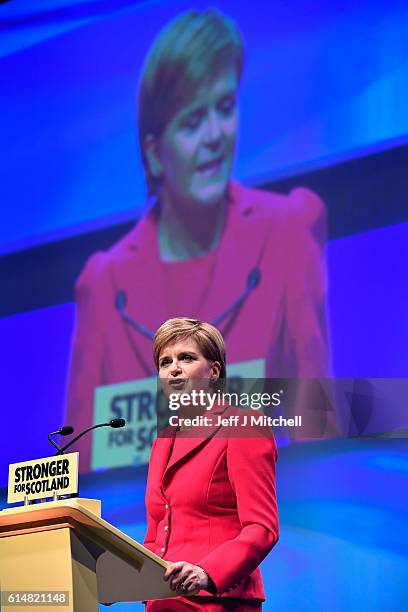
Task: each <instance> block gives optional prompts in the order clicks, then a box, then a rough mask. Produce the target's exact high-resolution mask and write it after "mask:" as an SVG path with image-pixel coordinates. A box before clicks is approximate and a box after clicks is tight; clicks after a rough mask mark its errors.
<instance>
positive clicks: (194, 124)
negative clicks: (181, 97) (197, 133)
mask: <svg viewBox="0 0 408 612" xmlns="http://www.w3.org/2000/svg"><path fill="white" fill-rule="evenodd" d="M200 122H201V115H199V114H198V113H194V114H193V115H189V116H188V117H186V118H185V119H184V120H183V121H182V123H181V127H182V128H183V129H185V130H189V131H193V130H196V129H197V128H198V126H199V125H200Z"/></svg>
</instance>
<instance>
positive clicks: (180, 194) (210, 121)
mask: <svg viewBox="0 0 408 612" xmlns="http://www.w3.org/2000/svg"><path fill="white" fill-rule="evenodd" d="M237 89H238V79H237V74H236V70H235V68H232V67H231V68H230V69H227V70H225V71H223V72H221V73H220V76H219V77H217V78H216V79H215V80H214V81H211V82H210V83H209V84H207V85H205V86H204V85H203V87H202V88H201V89H200V90H199V91H198V92H197V95H196V97H195V99H194V100H193V101H192V102H191V103H190V104H189V105H187V106H185V107H184V108H182V109H181V110H180V111H179V112H178V113H177V114H176V115H175V117H174V118H173V119H172V120H171V121H170V123H169V124H168V125H167V128H166V129H165V131H164V133H163V135H162V136H161V137H160V138H159V139H158V140H157V142H156V141H154V140H152V141H151V146H150V153H149V154H148V158H149V155H150V156H153V157H154V160H153V163H154V164H155V167H156V172H155V174H156V175H157V176H158V177H159V178H160V180H161V184H162V192H161V197H162V198H163V201H164V202H166V201H167V202H170V204H173V206H177V207H185V206H192V205H199V206H211V205H213V204H217V203H219V202H220V201H221V200H222V199H223V198H224V197H225V195H226V191H227V187H228V182H229V179H230V175H231V171H232V164H233V159H234V150H235V142H236V133H237V119H238V118H237V115H238V112H237V99H236V98H237ZM150 159H151V157H150Z"/></svg>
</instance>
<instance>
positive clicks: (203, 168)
mask: <svg viewBox="0 0 408 612" xmlns="http://www.w3.org/2000/svg"><path fill="white" fill-rule="evenodd" d="M223 161H224V158H223V157H216V158H214V159H211V160H209V161H207V162H204V163H202V164H198V166H197V170H198V172H201V173H202V174H205V175H208V176H212V175H213V174H217V172H219V171H220V169H221V166H222V162H223Z"/></svg>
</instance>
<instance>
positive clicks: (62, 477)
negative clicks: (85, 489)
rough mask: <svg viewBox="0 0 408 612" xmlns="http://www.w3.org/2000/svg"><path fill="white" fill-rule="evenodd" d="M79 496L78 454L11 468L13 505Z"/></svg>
mask: <svg viewBox="0 0 408 612" xmlns="http://www.w3.org/2000/svg"><path fill="white" fill-rule="evenodd" d="M77 492H78V453H69V454H67V455H56V456H55V457H46V458H44V459H34V460H33V461H24V462H22V463H12V464H10V465H9V478H8V496H7V502H8V503H9V504H12V503H15V502H20V501H25V500H31V499H41V498H44V497H54V496H56V495H68V494H71V493H77Z"/></svg>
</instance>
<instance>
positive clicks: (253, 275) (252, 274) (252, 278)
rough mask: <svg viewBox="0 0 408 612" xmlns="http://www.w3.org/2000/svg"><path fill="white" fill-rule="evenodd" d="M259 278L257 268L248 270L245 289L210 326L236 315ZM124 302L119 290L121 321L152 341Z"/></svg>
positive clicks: (151, 334)
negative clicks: (127, 310)
mask: <svg viewBox="0 0 408 612" xmlns="http://www.w3.org/2000/svg"><path fill="white" fill-rule="evenodd" d="M261 277H262V275H261V270H260V268H259V266H255V268H252V270H250V271H249V273H248V276H247V282H246V287H245V289H244V290H243V291H242V293H241V294H240V295H239V296H238V298H237V299H236V300H235V302H233V303H232V304H231V306H229V308H227V309H226V310H224V312H222V313H221V314H220V315H219V316H218V317H216V318H215V319H213V320H212V321H210V323H211V325H215V327H217V326H218V325H219V324H220V323H221V322H222V321H224V319H226V318H227V317H228V316H230V315H232V314H234V313H236V312H237V311H238V310H239V308H240V307H241V306H242V304H243V303H244V302H245V301H246V300H247V298H248V297H249V296H250V294H251V293H252V292H253V291H255V289H256V288H257V287H258V285H259V283H260V282H261ZM126 302H127V295H126V291H124V290H123V289H120V290H119V291H118V292H117V294H116V297H115V306H116V310H117V311H118V313H119V314H120V316H121V317H122V319H123V320H124V321H126V323H129V325H131V326H132V327H133V328H134V329H135V330H136V331H138V332H139V333H140V334H142V336H145V338H147V339H148V340H153V338H154V333H153V332H152V331H151V330H150V329H148V328H147V327H145V326H144V325H142V323H139V321H136V319H134V318H133V317H131V316H130V314H128V313H127V312H126Z"/></svg>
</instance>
